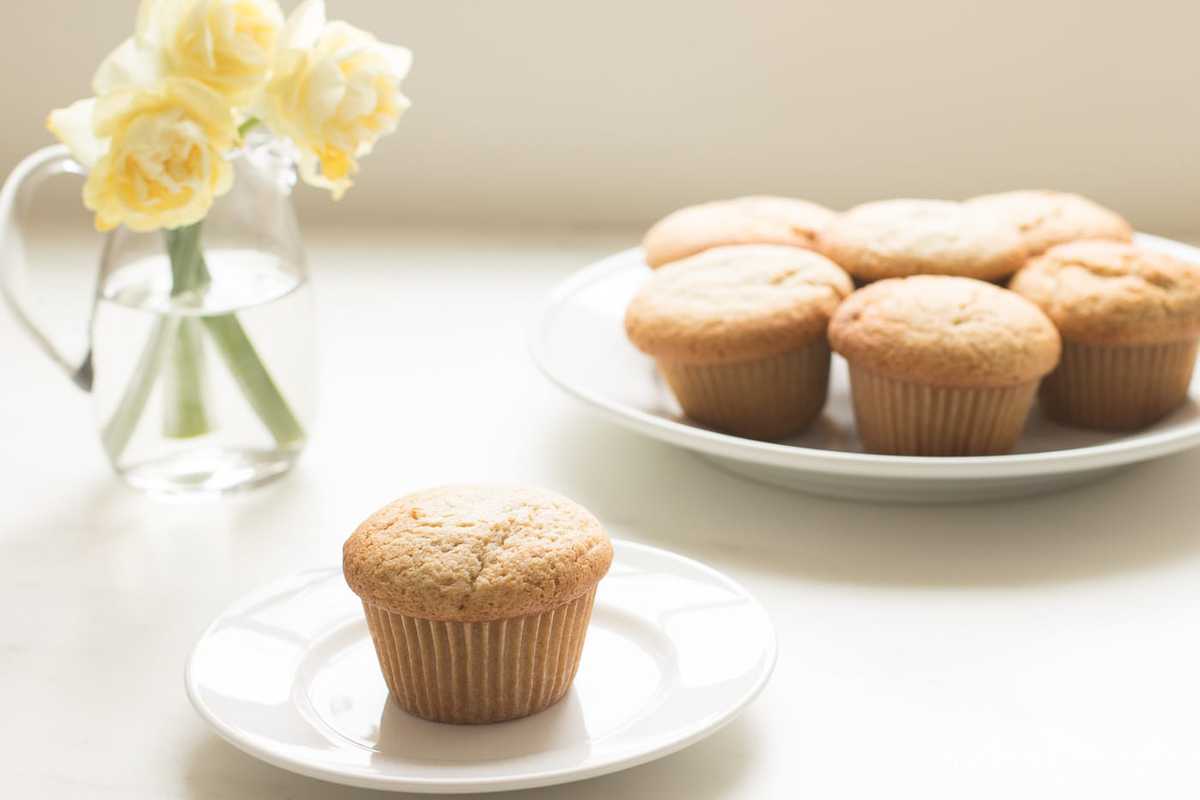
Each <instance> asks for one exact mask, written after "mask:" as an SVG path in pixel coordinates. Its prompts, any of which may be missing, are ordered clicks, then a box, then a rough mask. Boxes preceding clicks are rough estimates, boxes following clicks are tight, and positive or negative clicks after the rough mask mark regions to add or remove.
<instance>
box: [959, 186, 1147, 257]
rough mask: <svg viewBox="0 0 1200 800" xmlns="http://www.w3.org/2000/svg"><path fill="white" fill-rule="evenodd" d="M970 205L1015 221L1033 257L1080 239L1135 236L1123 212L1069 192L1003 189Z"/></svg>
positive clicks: (982, 196) (970, 201) (1123, 240)
mask: <svg viewBox="0 0 1200 800" xmlns="http://www.w3.org/2000/svg"><path fill="white" fill-rule="evenodd" d="M967 204H968V205H971V206H975V207H977V208H981V209H983V210H985V211H988V212H990V213H992V214H996V215H998V216H1000V217H1002V218H1004V219H1007V220H1009V221H1010V222H1012V223H1013V224H1015V225H1016V226H1017V228H1018V229H1020V231H1021V237H1022V239H1024V241H1025V249H1026V250H1027V251H1028V255H1030V256H1037V255H1041V254H1042V253H1044V252H1046V251H1047V250H1049V249H1050V248H1051V247H1054V246H1055V245H1060V244H1064V243H1066V242H1074V241H1077V240H1079V239H1111V240H1113V241H1118V242H1128V241H1132V239H1133V227H1132V226H1131V225H1130V224H1129V223H1128V222H1126V221H1125V219H1124V218H1123V217H1122V216H1121V215H1119V214H1117V213H1116V212H1115V211H1110V210H1109V209H1107V208H1105V207H1104V206H1102V205H1099V204H1098V203H1095V202H1093V201H1091V200H1089V199H1087V198H1086V197H1083V196H1082V195H1077V194H1071V193H1069V192H1052V191H1049V190H1044V189H1026V190H1020V191H1015V192H1000V193H998V194H985V195H981V196H979V197H974V198H972V199H970V200H968V201H967Z"/></svg>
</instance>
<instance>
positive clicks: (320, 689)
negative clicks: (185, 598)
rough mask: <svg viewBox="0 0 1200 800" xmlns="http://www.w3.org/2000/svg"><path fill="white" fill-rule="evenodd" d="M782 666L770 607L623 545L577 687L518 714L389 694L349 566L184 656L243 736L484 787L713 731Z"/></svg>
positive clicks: (262, 602) (205, 700)
mask: <svg viewBox="0 0 1200 800" xmlns="http://www.w3.org/2000/svg"><path fill="white" fill-rule="evenodd" d="M774 665H775V634H774V630H773V629H772V627H771V623H770V620H769V619H768V618H767V614H766V612H765V611H764V610H763V608H762V606H760V605H759V604H758V603H757V602H756V601H755V600H754V599H753V598H752V597H750V595H749V594H747V593H746V590H745V589H743V588H742V587H741V586H739V585H738V584H736V583H734V582H733V581H732V580H730V579H729V578H727V577H725V576H724V575H721V574H720V573H718V572H716V571H715V570H712V569H710V568H708V567H706V566H704V565H702V564H699V563H697V562H695V561H692V560H690V559H687V558H683V557H682V556H677V555H674V554H672V553H668V552H665V551H663V550H658V549H655V548H652V547H646V546H644V545H638V544H633V543H630V542H617V543H616V558H615V560H614V562H613V566H612V570H611V571H610V572H609V574H608V576H607V577H606V578H605V579H604V580H603V581H602V582H601V584H600V590H599V591H598V592H597V597H596V608H595V611H594V612H593V615H592V622H591V626H590V627H589V629H588V635H587V641H586V644H585V645H584V651H583V661H582V664H581V665H580V669H579V674H578V676H577V677H576V679H575V684H574V686H573V687H572V689H571V690H570V692H568V693H567V696H566V698H565V699H564V700H562V701H561V702H560V703H558V704H557V705H555V706H553V707H551V708H550V709H548V710H547V711H544V712H542V713H541V714H537V715H535V716H533V717H529V718H526V719H523V720H517V721H515V722H506V723H500V724H496V725H481V726H456V725H441V724H437V723H433V722H425V721H423V720H419V719H417V718H415V717H411V716H409V715H408V714H406V713H404V712H403V711H401V710H400V709H399V708H398V707H397V706H396V705H395V704H394V703H391V702H389V701H388V697H387V688H386V687H385V686H384V683H383V677H382V675H381V673H380V671H379V666H378V664H377V662H376V660H375V652H374V650H373V649H372V645H371V640H370V636H369V634H368V632H367V625H366V621H365V620H364V618H363V613H362V606H361V605H360V604H359V602H358V598H356V597H355V596H354V595H353V594H352V593H351V592H350V590H349V589H348V588H346V584H345V582H344V581H343V580H342V575H341V570H339V569H322V570H314V571H309V572H303V573H300V574H298V575H295V576H292V577H290V578H286V579H284V580H281V581H278V582H276V583H273V584H271V585H270V586H267V587H266V588H264V589H262V590H261V591H258V592H256V593H255V594H253V595H251V596H249V597H247V598H245V599H244V600H242V601H240V602H238V603H236V604H235V605H233V606H232V607H231V608H229V609H228V610H227V611H225V613H223V614H222V615H221V616H220V617H219V618H218V619H217V620H216V621H215V622H214V623H213V624H212V625H211V626H210V627H209V629H208V630H207V631H206V632H205V633H204V635H203V636H202V637H201V638H200V641H199V642H198V643H197V644H196V648H195V650H194V651H193V652H192V657H191V660H190V661H189V663H188V668H187V679H186V681H187V692H188V698H189V699H190V700H191V702H192V705H193V706H195V707H196V710H197V711H199V712H200V715H201V716H202V717H203V718H204V719H205V720H206V721H207V722H208V723H209V724H210V725H212V726H213V728H214V729H215V730H216V732H217V733H218V734H220V735H221V736H222V737H224V738H225V739H226V740H228V741H229V742H230V743H232V744H233V745H234V746H236V747H238V748H239V749H241V750H243V751H245V752H247V753H249V754H250V755H253V756H256V757H257V758H260V759H262V760H263V761H266V762H268V763H271V764H274V765H276V766H278V767H282V768H284V769H287V770H291V771H293V772H298V773H300V774H302V775H308V776H310V777H313V778H321V779H323V780H327V781H332V782H335V783H342V784H347V785H350V786H358V787H364V788H370V789H387V790H393V791H408V792H427V793H444V792H488V791H501V790H506V789H520V788H527V787H533V786H547V785H550V784H555V783H565V782H567V781H575V780H581V779H583V778H590V777H594V776H596V775H602V774H604V773H607V772H615V771H617V770H620V769H625V768H627V767H632V766H635V765H637V764H642V763H645V762H647V761H651V760H653V759H656V758H659V757H661V756H665V755H668V754H670V753H673V752H675V751H677V750H680V749H682V748H684V747H687V746H688V745H690V744H693V743H694V742H697V741H699V740H700V739H702V738H704V737H705V736H708V735H709V734H711V733H713V732H714V731H716V730H717V729H718V728H720V727H721V726H722V725H724V724H725V723H727V722H729V721H730V720H731V719H733V717H734V716H735V715H736V714H737V713H738V712H739V711H740V710H741V709H742V708H744V707H745V706H746V704H747V703H749V702H750V701H751V700H753V699H754V697H755V696H756V695H757V694H758V693H759V691H760V690H761V689H762V688H763V686H764V685H765V684H766V682H767V678H768V677H769V676H770V674H771V670H772V669H773V668H774Z"/></svg>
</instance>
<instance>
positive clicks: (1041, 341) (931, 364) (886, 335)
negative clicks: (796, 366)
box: [829, 275, 1061, 388]
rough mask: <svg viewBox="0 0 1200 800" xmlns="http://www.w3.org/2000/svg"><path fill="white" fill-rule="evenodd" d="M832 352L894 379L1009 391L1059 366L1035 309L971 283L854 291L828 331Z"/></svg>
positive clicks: (918, 281) (904, 282)
mask: <svg viewBox="0 0 1200 800" xmlns="http://www.w3.org/2000/svg"><path fill="white" fill-rule="evenodd" d="M829 339H830V342H831V343H832V345H833V349H834V350H836V351H837V352H839V353H841V354H842V355H843V356H845V357H846V359H847V360H848V361H850V362H852V363H853V364H854V365H856V366H859V367H862V368H864V369H867V370H870V371H871V372H875V373H878V374H881V375H885V376H887V377H890V378H895V379H897V380H910V381H913V382H916V383H924V384H931V385H935V386H960V387H964V388H977V387H1001V386H1015V385H1017V384H1021V383H1026V382H1027V381H1031V380H1035V379H1037V378H1040V377H1041V376H1043V375H1045V374H1046V373H1048V372H1050V371H1051V370H1052V369H1054V367H1055V365H1056V364H1058V358H1059V355H1060V352H1061V342H1060V340H1059V336H1058V331H1056V330H1055V329H1054V325H1053V324H1052V323H1051V322H1050V320H1049V319H1048V318H1047V317H1046V315H1045V314H1043V313H1042V312H1041V311H1040V310H1039V309H1038V307H1037V306H1035V305H1034V304H1033V303H1030V302H1029V301H1028V300H1026V299H1024V298H1023V297H1020V296H1019V295H1016V294H1014V293H1012V292H1010V291H1008V290H1006V289H1001V288H1000V287H998V286H993V285H992V284H990V283H985V282H984V281H978V280H974V279H971V278H957V277H950V276H945V275H918V276H914V277H910V278H892V279H889V280H883V281H879V282H878V283H873V284H871V285H870V286H867V287H866V288H864V289H860V290H858V291H857V292H855V293H854V294H852V295H850V297H849V298H848V299H847V300H846V302H844V303H842V305H841V307H840V308H839V309H838V310H837V313H836V314H834V317H833V321H832V322H830V324H829Z"/></svg>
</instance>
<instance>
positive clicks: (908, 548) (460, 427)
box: [0, 232, 1200, 800]
mask: <svg viewBox="0 0 1200 800" xmlns="http://www.w3.org/2000/svg"><path fill="white" fill-rule="evenodd" d="M633 238H634V237H632V236H624V237H621V236H594V235H590V236H582V235H574V234H569V233H555V234H545V235H535V234H525V235H521V236H515V235H506V234H490V235H489V234H480V233H475V234H470V235H467V234H457V233H446V232H443V233H437V232H428V233H396V234H394V235H391V236H387V235H384V234H372V235H365V234H348V233H342V234H340V235H338V236H333V235H328V234H326V235H314V236H310V249H311V254H312V261H313V262H314V266H315V268H316V275H317V282H318V301H319V313H320V320H319V329H320V341H321V344H322V355H323V361H322V368H321V375H322V396H321V402H322V409H321V416H320V420H319V425H318V427H317V428H316V430H315V437H314V439H313V442H312V445H311V447H310V449H309V451H308V453H307V454H306V457H305V458H304V460H303V462H302V463H301V465H300V466H299V468H298V469H297V471H296V472H295V473H294V474H293V475H291V476H289V477H288V478H286V479H285V480H283V481H281V482H279V483H276V484H274V485H272V486H270V487H268V488H265V489H262V490H259V491H255V492H252V493H248V494H244V495H239V496H235V497H230V498H227V499H222V500H218V501H200V502H197V501H188V502H179V501H175V502H167V501H162V500H153V499H148V498H146V497H143V496H140V495H138V494H136V493H134V492H132V491H130V490H127V489H125V488H123V487H122V486H121V485H120V484H118V483H117V481H116V480H115V479H114V478H113V477H112V476H111V475H110V474H109V472H108V468H107V466H106V464H105V462H104V459H103V457H102V455H101V452H100V449H99V446H98V444H97V442H96V439H95V435H94V432H93V429H92V423H91V418H90V409H89V405H88V401H87V398H86V397H85V396H84V395H83V394H81V393H80V392H78V391H77V390H75V389H74V388H73V387H71V386H70V385H69V384H68V383H67V381H66V380H65V379H64V378H63V377H62V376H61V375H60V374H58V372H57V371H56V370H55V368H54V367H52V365H51V364H50V363H49V362H48V361H46V360H45V359H44V358H42V357H41V355H40V354H39V353H38V352H36V351H35V350H34V348H33V346H32V345H31V343H30V342H29V341H27V340H25V339H24V337H23V336H21V335H20V334H19V332H18V331H17V329H16V327H15V326H14V325H13V323H12V321H11V319H10V317H9V316H8V314H7V313H3V312H0V364H3V382H2V384H0V386H2V387H3V391H2V393H0V431H2V432H3V434H2V437H0V443H2V444H0V501H2V510H3V516H2V517H0V520H2V521H0V709H2V710H0V765H2V767H3V779H2V785H3V789H2V790H0V795H3V796H4V797H11V798H21V799H22V800H24V799H25V798H50V799H52V800H54V799H57V798H89V799H94V800H103V799H104V798H136V799H138V800H172V799H174V798H206V799H208V798H212V799H213V800H216V799H218V798H221V799H224V798H230V799H234V798H236V799H237V800H242V799H243V798H245V799H247V800H249V799H254V800H259V799H260V798H289V799H290V800H308V799H310V798H367V797H375V796H379V797H382V796H384V795H376V794H375V793H372V792H367V791H361V790H354V789H349V788H344V787H339V786H335V785H332V784H326V783H322V782H319V781H315V780H310V779H307V778H302V777H299V776H297V775H292V774H290V773H287V772H284V771H282V770H279V769H276V768H274V767H271V766H267V765H266V764H262V763H259V762H257V761H255V760H254V759H252V758H250V757H249V756H246V755H243V754H242V753H240V752H238V751H236V750H235V749H233V748H232V747H231V746H229V745H227V744H225V743H224V742H223V741H222V740H220V739H219V738H217V737H216V736H215V735H214V734H213V733H211V732H210V731H209V730H208V729H207V728H206V727H205V725H204V724H203V723H202V722H201V721H200V719H199V718H198V717H197V716H196V714H195V713H194V712H193V711H192V709H191V707H190V706H189V705H188V703H187V700H186V698H185V696H184V692H183V680H182V676H183V667H184V662H185V659H186V657H187V655H188V652H189V650H190V648H191V646H192V643H193V642H194V640H195V639H196V637H197V636H198V635H199V634H200V632H201V631H202V630H203V629H204V627H205V626H206V625H207V624H208V622H209V621H210V619H211V618H212V617H213V616H214V615H216V614H217V613H218V612H219V611H221V610H222V609H223V608H224V607H225V606H226V605H227V604H228V603H230V602H231V601H232V600H234V599H236V598H238V597H239V596H240V595H242V594H244V593H246V592H248V591H250V590H252V589H254V588H255V587H257V586H259V585H261V584H262V583H264V582H266V581H269V580H271V579H272V578H275V577H279V576H282V575H285V574H288V573H290V572H292V571H295V570H298V569H303V568H307V567H315V566H321V565H330V564H335V563H337V561H338V559H339V557H340V546H341V543H342V541H343V539H344V538H345V537H346V536H347V535H348V534H349V532H350V531H351V530H352V528H353V527H354V526H355V524H356V523H357V522H358V521H359V520H361V519H362V518H363V517H364V516H365V515H367V514H368V513H370V512H371V511H372V510H373V509H375V508H376V507H377V506H379V505H381V504H382V503H384V502H386V501H388V500H390V499H392V498H394V497H395V496H398V495H400V494H402V493H404V492H406V491H408V490H411V489H414V488H418V487H422V486H427V485H431V484H437V483H441V482H447V481H473V480H483V481H488V480H498V481H510V482H511V481H521V482H531V483H535V484H542V485H545V486H548V487H551V488H554V489H556V490H558V491H561V492H563V493H564V494H566V495H568V496H570V497H572V498H574V499H576V500H578V501H579V502H581V503H583V504H584V505H585V506H587V507H588V508H590V509H592V510H593V511H594V512H595V513H596V514H597V515H598V516H599V517H600V518H601V519H602V520H603V521H604V522H605V523H606V524H607V526H608V528H609V530H610V531H611V533H612V534H613V535H614V536H618V537H623V538H628V539H633V540H636V541H641V542H647V543H650V544H654V545H657V546H660V547H665V548H669V549H673V550H677V551H679V552H682V553H685V554H687V555H690V556H693V557H695V558H698V559H701V560H704V561H707V562H709V563H711V564H713V565H715V566H717V567H719V568H721V569H723V570H725V571H727V572H728V573H730V574H731V575H733V576H734V577H736V578H738V579H739V580H741V581H742V582H744V583H745V584H746V585H747V586H748V587H749V588H750V589H751V590H752V591H753V592H755V593H756V594H757V596H758V597H759V598H760V599H761V600H762V601H763V603H764V604H765V605H766V606H767V608H768V609H769V610H770V612H771V613H772V615H773V617H774V620H775V623H776V625H777V627H778V632H779V641H780V658H779V665H778V668H777V670H776V673H775V676H774V679H773V680H772V682H771V684H770V685H769V686H768V687H767V689H766V691H765V692H764V694H763V695H762V696H761V697H760V698H759V699H758V701H757V702H755V703H754V704H753V705H752V706H751V707H750V708H749V709H748V710H747V712H746V713H745V714H744V715H743V716H742V717H741V718H739V719H738V720H737V721H736V722H734V723H733V724H731V725H730V726H729V727H727V728H726V729H724V730H723V731H721V732H720V733H718V734H717V735H715V736H713V737H712V738H710V739H708V740H706V741H704V742H702V743H700V744H698V745H696V746H695V747H693V748H691V749H689V750H686V751H684V752H682V753H680V754H677V755H674V756H671V757H669V758H666V759H663V760H661V761H658V762H655V763H653V764H649V765H646V766H642V767H638V768H636V769H632V770H629V771H627V772H624V773H620V774H616V775H611V776H608V777H603V778H598V779H595V780H591V781H587V782H584V783H579V784H570V785H566V786H561V787H557V788H550V789H544V790H537V791H530V792H527V793H526V794H527V795H528V796H529V797H534V798H545V799H546V800H549V799H550V798H568V797H569V798H573V800H587V799H588V798H610V797H623V798H635V797H636V798H641V797H686V798H735V797H736V798H768V797H770V798H774V797H812V798H843V797H918V796H919V797H922V798H963V797H971V798H980V797H989V798H990V797H998V798H999V797H1003V798H1012V797H1056V798H1063V797H1087V798H1089V799H1090V798H1108V797H1114V798H1115V797H1123V798H1124V797H1133V796H1140V797H1155V798H1164V797H1181V798H1182V797H1189V798H1194V797H1196V796H1197V792H1198V791H1200V679H1198V676H1200V634H1198V630H1200V626H1198V624H1197V623H1198V616H1200V491H1198V481H1197V477H1198V476H1200V453H1191V454H1184V455H1181V456H1176V457H1172V458H1168V459H1165V460H1162V461H1159V462H1157V463H1153V464H1149V465H1145V466H1142V467H1139V468H1136V469H1133V470H1131V471H1129V472H1127V473H1125V474H1123V475H1121V476H1119V477H1117V478H1115V479H1112V480H1109V481H1108V482H1106V483H1102V484H1099V485H1096V486H1094V487H1090V488H1085V489H1082V490H1077V491H1074V492H1071V493H1068V494H1063V495H1059V496H1054V497H1047V498H1041V499H1035V500H1029V501H1023V502H1008V503H1004V504H999V505H977V506H973V507H929V508H906V507H888V506H874V505H861V504H853V503H846V502H839V501H833V500H822V499H817V498H813V497H806V496H803V495H799V494H792V493H788V492H786V491H783V490H779V489H774V488H768V487H764V486H759V485H755V484H753V483H748V482H744V481H742V480H739V479H736V478H733V477H730V476H728V475H726V474H723V473H720V472H717V471H716V470H715V469H713V468H712V467H710V466H709V465H708V464H706V463H705V462H703V461H701V460H699V459H697V458H695V457H693V456H691V455H689V454H687V453H685V452H681V451H678V450H674V449H672V448H670V447H668V446H666V445H663V444H658V443H656V442H652V441H648V440H645V439H642V438H639V437H637V436H635V435H633V434H631V433H627V432H625V431H624V430H621V429H619V428H616V427H612V426H610V425H608V424H606V423H602V422H600V421H598V420H597V419H595V418H593V417H592V416H591V415H590V414H589V412H588V411H586V410H585V409H583V408H581V407H577V406H576V405H575V403H574V402H572V401H571V400H569V399H568V398H566V397H565V396H563V395H560V394H559V393H558V391H557V390H555V389H554V388H553V387H551V386H550V385H549V384H548V383H547V382H546V381H544V380H543V379H542V378H541V377H540V375H539V374H538V373H537V372H536V371H535V369H534V367H533V366H532V365H531V363H530V361H529V359H528V358H527V356H526V350H525V331H526V327H527V325H528V323H529V322H530V320H531V316H532V315H533V314H534V313H535V310H536V309H537V307H538V305H539V303H540V302H541V299H542V296H543V295H544V293H545V292H546V291H547V290H548V289H549V288H550V287H551V286H552V285H553V284H554V283H555V282H556V281H557V280H559V279H560V278H561V277H563V276H565V275H566V274H567V273H568V272H569V271H570V270H572V269H575V268H578V267H581V266H583V265H584V264H586V263H587V262H588V261H589V260H590V259H591V258H593V257H595V256H598V255H600V254H602V253H604V252H607V251H610V250H614V249H617V248H619V247H622V246H625V245H626V244H627V243H628V242H629V241H631V240H632V239H633ZM349 242H354V243H353V244H345V243H349ZM54 246H55V247H57V248H59V257H58V258H56V259H55V260H56V261H59V262H62V263H64V264H71V263H76V262H78V263H81V264H86V263H89V262H90V261H91V260H92V255H91V254H87V253H85V251H84V250H81V249H80V246H77V245H76V244H75V243H74V242H73V241H71V240H68V239H64V240H58V241H56V242H55V244H54ZM41 283H42V284H43V286H44V287H45V288H43V289H41V290H39V291H42V292H43V293H44V296H45V297H47V298H54V297H57V296H58V295H59V294H64V293H67V290H68V289H70V288H71V287H73V288H74V292H75V293H76V294H80V295H82V294H86V291H87V286H86V284H87V279H86V276H85V273H84V271H83V270H82V269H81V270H80V271H79V272H71V271H69V270H68V269H65V268H64V269H62V270H61V271H60V270H53V271H49V272H47V273H46V274H45V275H44V276H43V279H42V281H41ZM80 287H82V292H81V291H80Z"/></svg>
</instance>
